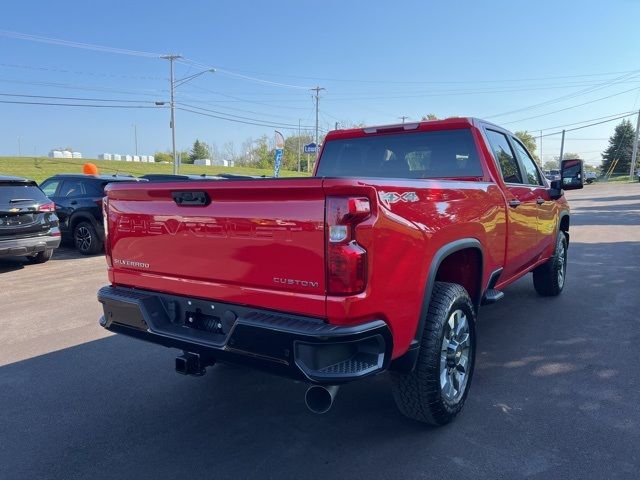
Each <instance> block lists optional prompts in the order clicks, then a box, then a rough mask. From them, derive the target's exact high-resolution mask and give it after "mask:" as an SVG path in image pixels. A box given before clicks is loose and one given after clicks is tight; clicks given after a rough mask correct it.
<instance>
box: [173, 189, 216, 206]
mask: <svg viewBox="0 0 640 480" xmlns="http://www.w3.org/2000/svg"><path fill="white" fill-rule="evenodd" d="M171 196H172V197H173V201H174V202H176V203H177V204H178V206H182V205H185V206H190V207H205V206H207V205H209V204H210V203H211V199H210V198H209V194H207V192H194V191H187V192H171Z"/></svg>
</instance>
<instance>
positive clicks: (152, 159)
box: [147, 155, 156, 163]
mask: <svg viewBox="0 0 640 480" xmlns="http://www.w3.org/2000/svg"><path fill="white" fill-rule="evenodd" d="M147 161H148V162H149V163H153V162H155V161H156V159H155V158H154V156H153V155H147Z"/></svg>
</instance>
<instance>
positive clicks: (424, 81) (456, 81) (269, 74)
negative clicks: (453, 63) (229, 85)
mask: <svg viewBox="0 0 640 480" xmlns="http://www.w3.org/2000/svg"><path fill="white" fill-rule="evenodd" d="M231 70H236V71H238V72H244V73H251V74H257V75H266V76H272V77H281V78H299V79H304V80H313V81H316V80H322V81H328V82H345V83H370V84H395V85H438V84H446V85H450V84H478V83H513V82H528V81H537V80H556V79H567V78H581V77H602V76H607V75H618V74H621V73H630V72H633V71H635V70H623V71H615V72H602V73H586V74H578V75H559V76H548V77H533V78H514V79H495V80H487V79H484V80H437V81H434V80H420V81H400V80H370V79H368V80H363V79H347V78H330V77H312V76H303V75H288V74H281V73H277V74H275V73H266V72H257V71H253V70H243V69H240V68H231Z"/></svg>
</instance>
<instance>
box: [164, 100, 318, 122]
mask: <svg viewBox="0 0 640 480" xmlns="http://www.w3.org/2000/svg"><path fill="white" fill-rule="evenodd" d="M176 105H182V106H183V107H187V108H195V109H197V110H202V111H205V112H210V113H215V114H217V115H225V116H227V117H233V118H239V119H241V120H250V121H256V122H264V123H273V124H277V125H278V126H285V125H286V126H289V127H296V128H297V125H298V124H297V123H296V124H293V123H279V122H270V121H269V120H260V119H257V118H250V117H243V116H240V115H233V114H231V113H226V112H220V111H218V110H211V109H208V108H204V107H198V106H195V105H189V104H187V103H182V102H176ZM302 127H303V128H313V127H312V126H311V125H302Z"/></svg>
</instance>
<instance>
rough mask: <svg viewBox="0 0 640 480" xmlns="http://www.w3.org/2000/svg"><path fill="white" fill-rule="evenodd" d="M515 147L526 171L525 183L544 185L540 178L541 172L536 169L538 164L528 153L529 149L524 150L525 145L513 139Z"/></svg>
mask: <svg viewBox="0 0 640 480" xmlns="http://www.w3.org/2000/svg"><path fill="white" fill-rule="evenodd" d="M511 140H512V141H513V147H514V148H515V150H516V155H518V158H519V159H520V161H521V162H522V165H523V166H524V170H525V182H524V183H526V184H528V185H542V178H541V177H540V172H539V171H538V168H537V167H536V163H535V161H534V160H533V158H531V155H529V152H527V149H526V148H524V145H522V143H520V141H519V140H517V139H515V138H512V139H511Z"/></svg>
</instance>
